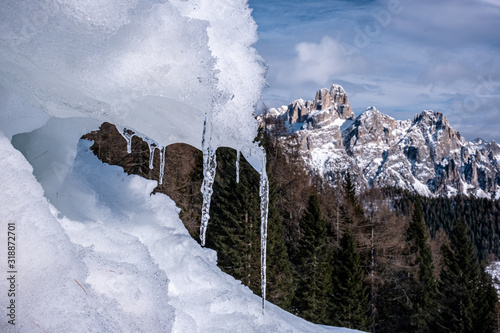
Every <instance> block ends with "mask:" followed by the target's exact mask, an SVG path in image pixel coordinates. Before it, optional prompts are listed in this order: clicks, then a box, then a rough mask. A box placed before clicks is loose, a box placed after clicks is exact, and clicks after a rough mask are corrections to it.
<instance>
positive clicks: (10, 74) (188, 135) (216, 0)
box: [0, 0, 265, 169]
mask: <svg viewBox="0 0 500 333" xmlns="http://www.w3.org/2000/svg"><path fill="white" fill-rule="evenodd" d="M250 14H251V12H250V9H249V8H248V5H247V2H246V0H231V1H229V0H211V1H207V0H192V1H181V0H172V1H163V0H125V1H123V0H104V1H101V0H99V1H97V0H95V1H92V0H91V1H85V2H84V3H82V2H81V1H76V0H69V1H65V2H63V3H61V2H59V1H56V0H8V1H4V2H3V3H2V7H1V9H0V22H1V24H0V73H1V75H0V101H2V102H1V103H2V104H4V105H6V106H7V107H6V109H7V112H5V113H2V116H1V117H2V118H1V120H2V122H0V129H1V130H2V131H4V133H6V134H7V136H8V137H11V136H12V135H14V134H17V133H21V132H27V131H31V130H33V129H36V128H38V127H40V126H41V125H43V123H44V122H45V121H47V119H48V117H47V116H46V115H44V113H43V112H40V110H42V111H44V112H45V113H47V114H49V115H51V116H56V117H64V118H66V117H90V118H94V119H98V120H101V121H108V122H111V123H114V124H116V125H120V126H126V127H127V128H130V129H132V130H134V131H136V132H139V133H142V134H143V135H146V136H148V137H150V138H152V139H154V140H155V141H156V142H158V143H159V144H160V145H161V146H166V145H168V144H171V143H174V142H184V143H188V144H190V145H192V146H194V147H197V148H201V138H200V136H201V133H202V128H203V121H204V117H205V114H207V115H208V117H209V121H210V124H211V126H210V129H209V130H210V139H211V145H212V146H213V147H218V146H222V145H224V146H230V147H233V148H239V149H240V150H241V151H242V152H243V153H244V154H245V156H246V157H247V159H249V160H250V161H251V162H252V165H254V166H255V167H256V169H259V167H260V160H259V159H258V158H257V159H253V158H252V156H253V155H254V154H258V152H259V150H258V149H255V151H253V150H252V149H254V148H255V147H254V145H252V144H249V143H251V142H252V141H253V139H254V138H255V136H256V130H257V124H256V122H255V119H254V116H253V111H254V104H255V103H257V102H258V100H259V98H260V91H261V89H262V87H263V85H264V82H265V79H264V72H265V66H263V61H262V59H261V58H260V56H259V55H258V54H257V52H256V51H255V49H254V48H253V47H252V44H253V43H255V42H256V40H257V34H256V28H257V27H256V24H255V22H254V21H253V19H252V17H251V15H250ZM4 105H2V106H4ZM26 115H29V117H27V116H26ZM21 117H22V118H23V121H19V118H21Z"/></svg>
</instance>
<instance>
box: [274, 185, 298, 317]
mask: <svg viewBox="0 0 500 333" xmlns="http://www.w3.org/2000/svg"><path fill="white" fill-rule="evenodd" d="M277 200H278V193H277V192H276V185H275V182H274V179H273V177H272V176H269V214H268V230H267V299H268V301H270V302H271V303H273V304H276V305H278V306H280V307H282V308H283V309H286V310H288V309H290V307H291V304H292V298H293V295H294V292H295V286H294V281H293V274H292V265H291V263H290V258H289V256H288V253H287V248H286V244H285V231H284V227H283V220H282V218H281V215H280V212H279V210H278V207H277V205H276V201H277Z"/></svg>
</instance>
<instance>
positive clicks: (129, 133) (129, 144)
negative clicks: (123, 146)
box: [118, 127, 135, 154]
mask: <svg viewBox="0 0 500 333" xmlns="http://www.w3.org/2000/svg"><path fill="white" fill-rule="evenodd" d="M118 132H119V133H120V134H121V135H122V136H123V138H124V139H125V141H127V153H128V154H130V153H131V152H132V138H133V137H134V136H135V133H134V131H132V130H129V129H127V128H125V127H124V128H123V130H122V131H118Z"/></svg>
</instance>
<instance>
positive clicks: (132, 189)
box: [0, 122, 354, 333]
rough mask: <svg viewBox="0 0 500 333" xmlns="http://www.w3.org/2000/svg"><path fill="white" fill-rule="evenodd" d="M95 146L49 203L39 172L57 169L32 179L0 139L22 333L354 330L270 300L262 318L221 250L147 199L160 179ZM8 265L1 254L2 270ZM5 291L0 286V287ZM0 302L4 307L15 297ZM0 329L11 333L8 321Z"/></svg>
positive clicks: (162, 204)
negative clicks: (101, 155) (104, 155)
mask: <svg viewBox="0 0 500 333" xmlns="http://www.w3.org/2000/svg"><path fill="white" fill-rule="evenodd" d="M70 125H71V123H70V122H66V127H71V126H70ZM49 126H53V124H52V125H51V124H49ZM63 129H64V128H63ZM61 132H62V133H63V134H67V133H69V132H70V131H69V130H62V131H61ZM48 134H49V132H48V131H41V130H40V131H35V132H34V133H30V134H29V135H28V134H24V135H23V138H22V139H23V140H20V139H18V141H19V142H21V141H23V142H24V143H25V145H24V147H26V148H29V147H32V146H33V145H32V144H30V143H27V142H26V141H37V142H38V145H39V146H41V147H46V146H47V145H50V144H52V142H53V141H52V138H51V137H50V136H49V135H48ZM61 135H62V134H61ZM28 139H30V140H28ZM90 145H91V142H89V141H86V140H81V141H79V142H78V144H77V152H76V155H75V157H74V159H73V163H72V165H71V167H70V170H69V171H68V172H67V173H66V174H65V176H64V180H63V181H62V186H60V187H59V188H58V194H57V197H56V198H55V199H54V200H51V201H50V202H49V201H48V200H47V198H46V197H44V192H45V193H47V192H50V191H53V184H52V186H50V185H51V184H49V183H47V181H46V180H47V179H56V178H57V177H49V176H46V177H45V184H46V185H47V186H44V187H43V188H42V186H41V184H40V183H39V182H38V181H37V180H36V178H35V177H34V175H33V173H34V174H38V175H44V174H47V173H57V170H55V169H52V168H51V166H50V164H38V165H37V167H36V168H37V169H38V170H36V169H35V170H33V167H32V165H30V164H29V163H28V161H27V160H26V158H25V157H24V156H23V155H22V154H21V153H20V152H19V151H18V150H16V149H15V148H14V147H13V146H12V145H11V143H10V142H9V140H8V138H7V137H5V136H4V135H3V134H2V133H0V154H1V156H2V159H0V170H1V171H0V184H2V191H0V202H2V205H1V206H0V223H1V224H2V226H1V228H2V230H6V226H7V223H9V222H10V223H12V222H14V223H15V224H16V236H17V247H18V251H17V262H16V270H17V272H18V275H17V276H18V280H17V284H16V288H17V289H18V291H19V293H18V294H16V298H15V300H16V328H17V331H19V332H21V331H23V332H31V331H34V332H36V331H46V332H88V331H94V332H200V333H201V332H346V333H347V332H354V331H351V330H347V329H337V328H332V327H325V326H319V325H313V324H311V323H308V322H306V321H304V320H302V319H300V318H298V317H295V316H293V315H291V314H289V313H287V312H285V311H283V310H281V309H279V308H278V307H276V306H274V305H272V304H270V303H267V304H266V314H265V315H262V314H261V304H260V303H261V298H260V297H258V296H256V295H254V294H253V293H252V292H251V291H250V290H249V289H248V288H247V287H244V286H243V285H242V284H241V283H240V282H239V281H236V280H234V278H232V277H230V276H229V275H226V274H225V273H223V272H222V271H220V270H219V269H218V268H217V266H216V265H215V263H216V253H215V252H214V251H212V250H209V249H205V248H202V247H200V246H199V245H198V244H197V243H196V242H195V241H194V240H193V239H192V238H191V237H190V236H189V234H188V232H187V230H186V229H185V228H184V226H183V224H182V222H181V221H180V219H179V217H178V213H179V209H178V208H176V207H175V204H174V202H173V201H172V200H171V199H169V198H168V197H167V196H165V195H162V194H156V195H151V192H152V190H153V189H154V188H155V186H156V185H157V182H156V181H153V180H146V179H143V178H141V177H138V176H134V175H127V174H125V173H124V172H123V170H122V169H121V168H120V167H117V166H110V165H107V164H104V163H102V162H100V161H99V160H98V159H97V158H96V157H95V156H94V155H93V153H92V152H91V151H90V149H89V147H90ZM23 153H24V154H25V155H29V154H31V153H33V151H31V152H30V151H24V152H23ZM1 242H2V243H1V247H2V248H5V245H6V244H5V239H4V237H2V240H1ZM6 259H7V258H6V251H3V250H2V251H0V261H1V264H0V266H1V269H2V271H3V272H6V271H7V268H6V263H7V260H6ZM8 282H9V281H7V280H6V279H1V280H0V290H4V291H5V290H7V289H8V286H7V283H8ZM0 295H1V296H0V302H1V304H7V302H8V299H7V293H4V292H2V293H1V294H0ZM0 331H2V332H14V331H15V330H13V327H12V326H11V325H9V324H7V322H6V320H5V319H4V320H1V321H0Z"/></svg>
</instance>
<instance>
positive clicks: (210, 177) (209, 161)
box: [200, 147, 217, 246]
mask: <svg viewBox="0 0 500 333" xmlns="http://www.w3.org/2000/svg"><path fill="white" fill-rule="evenodd" d="M216 169H217V156H216V154H215V150H213V149H212V148H211V147H208V148H207V150H206V151H204V152H203V184H202V185H201V193H202V194H203V206H202V208H201V226H200V239H201V245H202V246H205V234H206V232H207V225H208V220H209V219H210V200H211V198H212V193H213V189H212V186H213V185H214V180H215V171H216Z"/></svg>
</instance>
